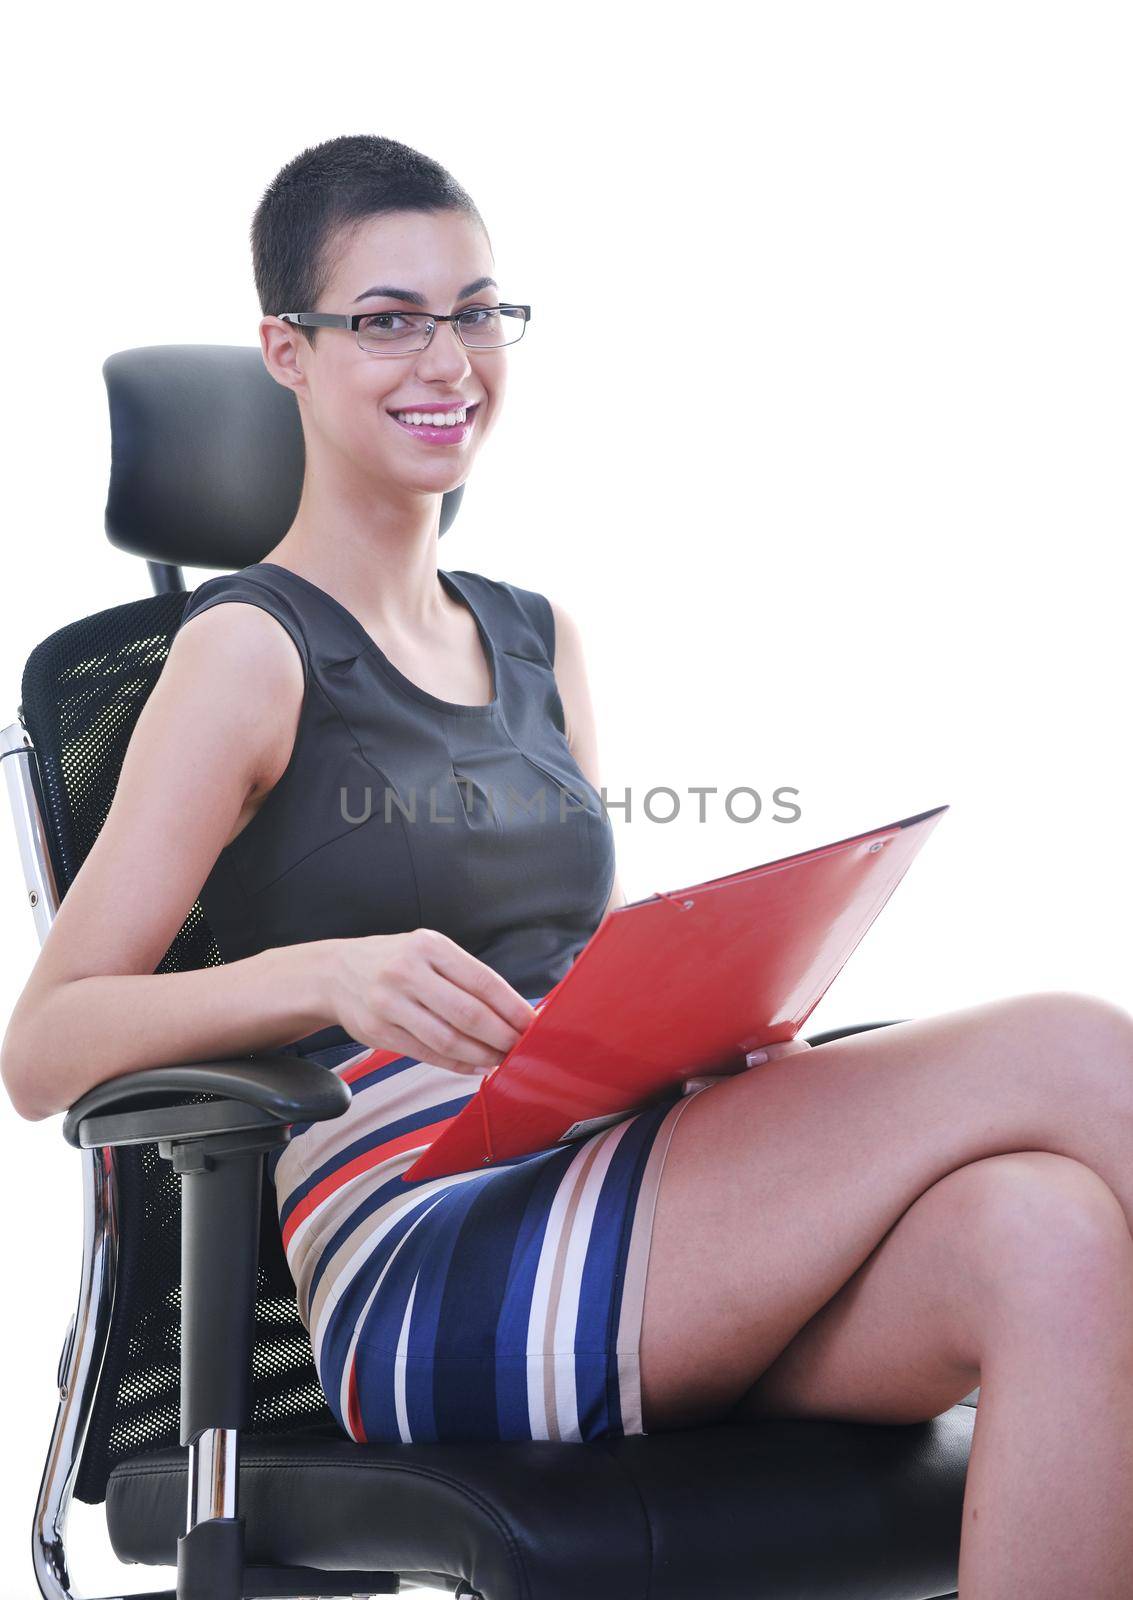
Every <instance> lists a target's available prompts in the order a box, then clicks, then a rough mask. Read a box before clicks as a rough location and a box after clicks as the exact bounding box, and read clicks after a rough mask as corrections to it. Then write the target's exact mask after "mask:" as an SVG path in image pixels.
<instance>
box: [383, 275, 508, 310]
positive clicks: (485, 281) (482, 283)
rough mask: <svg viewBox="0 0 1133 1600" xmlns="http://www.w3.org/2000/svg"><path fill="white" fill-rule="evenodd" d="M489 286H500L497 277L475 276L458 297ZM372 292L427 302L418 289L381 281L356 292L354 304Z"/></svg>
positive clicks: (397, 298) (392, 297) (411, 300)
mask: <svg viewBox="0 0 1133 1600" xmlns="http://www.w3.org/2000/svg"><path fill="white" fill-rule="evenodd" d="M489 287H491V288H493V289H498V288H499V284H498V283H497V282H496V280H495V278H475V279H473V281H472V282H471V283H466V284H465V285H464V288H463V289H462V290H461V291H460V293H459V294H458V295H457V297H456V298H457V299H458V300H463V299H465V297H466V296H467V295H470V294H479V292H480V290H481V289H487V288H489ZM372 294H381V295H385V296H386V298H387V299H389V300H408V301H409V303H410V305H414V306H423V305H424V304H425V296H424V295H423V294H418V292H417V290H416V289H395V288H394V287H393V285H392V284H388V283H380V284H377V285H376V286H375V287H374V288H373V289H363V291H362V293H361V294H356V295H355V296H354V301H353V303H354V305H357V304H358V302H359V300H368V299H369V298H370V296H371V295H372Z"/></svg>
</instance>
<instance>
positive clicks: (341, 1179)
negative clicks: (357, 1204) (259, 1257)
mask: <svg viewBox="0 0 1133 1600" xmlns="http://www.w3.org/2000/svg"><path fill="white" fill-rule="evenodd" d="M455 1121H456V1118H455V1117H442V1118H441V1120H440V1121H439V1122H429V1123H426V1124H425V1125H424V1126H423V1127H420V1128H411V1129H410V1130H409V1132H408V1133H402V1134H399V1135H398V1136H397V1138H396V1139H387V1140H386V1142H385V1144H379V1145H376V1146H375V1147H374V1149H372V1150H363V1151H362V1153H361V1155H357V1156H355V1157H354V1159H353V1160H352V1161H347V1162H345V1163H344V1165H343V1166H341V1167H338V1168H336V1170H335V1171H334V1172H328V1173H327V1175H326V1177H325V1178H323V1179H322V1181H321V1182H319V1183H317V1184H316V1185H315V1187H314V1188H313V1189H312V1190H311V1191H310V1192H309V1193H308V1194H305V1195H304V1196H303V1198H302V1200H300V1202H299V1204H298V1205H297V1206H296V1207H295V1210H294V1211H293V1212H292V1213H291V1215H290V1216H289V1217H288V1219H287V1222H286V1224H285V1226H284V1229H283V1248H284V1251H286V1250H287V1249H288V1247H289V1246H290V1244H291V1239H292V1236H293V1234H294V1233H295V1230H296V1228H297V1227H298V1226H299V1224H300V1223H301V1222H303V1221H304V1219H305V1218H307V1217H309V1216H310V1215H311V1212H312V1211H314V1210H315V1209H316V1208H317V1207H318V1206H320V1205H321V1204H322V1202H323V1201H324V1200H326V1199H327V1198H328V1196H330V1195H332V1194H334V1192H335V1191H336V1190H337V1189H341V1188H342V1186H343V1184H344V1183H349V1182H350V1180H351V1178H356V1177H357V1176H358V1174H359V1173H362V1172H368V1171H369V1169H370V1168H371V1167H376V1166H378V1165H379V1163H380V1162H382V1161H387V1160H388V1159H389V1158H390V1156H396V1155H400V1154H401V1153H402V1152H403V1151H405V1150H416V1149H418V1148H419V1147H420V1146H421V1145H425V1146H428V1145H431V1144H432V1143H433V1140H434V1139H436V1138H438V1137H439V1135H440V1134H441V1133H442V1132H443V1131H444V1129H445V1128H447V1127H448V1125H449V1123H450V1122H455Z"/></svg>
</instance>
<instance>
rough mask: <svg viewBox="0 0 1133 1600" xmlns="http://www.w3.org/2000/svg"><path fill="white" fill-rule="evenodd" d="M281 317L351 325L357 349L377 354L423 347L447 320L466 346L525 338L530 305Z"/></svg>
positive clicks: (312, 324)
mask: <svg viewBox="0 0 1133 1600" xmlns="http://www.w3.org/2000/svg"><path fill="white" fill-rule="evenodd" d="M278 316H279V320H280V321H281V322H294V323H298V324H299V325H300V326H302V327H304V328H351V329H353V331H354V333H355V335H356V336H357V339H358V348H359V349H360V350H366V351H368V352H369V354H370V355H375V356H404V355H411V354H412V353H413V352H414V351H415V350H424V349H425V348H426V347H427V346H428V344H429V343H430V341H431V340H432V337H433V334H434V333H435V332H436V330H437V324H438V322H451V323H452V325H453V327H454V328H455V330H456V332H457V335H458V337H459V338H460V340H461V341H462V343H464V344H466V345H467V346H468V348H469V349H470V350H498V349H499V348H500V346H501V345H505V344H514V343H515V342H516V340H517V339H522V338H523V330H524V329H525V328H526V327H527V324H528V323H529V322H530V321H531V307H530V306H512V305H506V306H469V307H468V308H467V309H466V310H464V311H457V312H454V313H453V314H452V315H450V316H445V317H442V316H439V315H437V314H435V313H434V312H432V311H361V312H358V313H356V314H354V315H348V314H345V313H341V312H338V311H280V312H279V313H278Z"/></svg>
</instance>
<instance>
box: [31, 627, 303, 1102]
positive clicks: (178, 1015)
mask: <svg viewBox="0 0 1133 1600" xmlns="http://www.w3.org/2000/svg"><path fill="white" fill-rule="evenodd" d="M302 698H303V668H302V663H301V661H300V658H299V655H298V652H297V650H296V648H295V646H294V644H293V643H292V641H291V640H290V639H289V638H288V636H287V634H286V632H285V631H284V629H283V628H282V627H281V626H280V624H279V623H278V622H276V621H275V620H274V619H273V618H272V617H270V616H269V615H267V613H265V612H264V611H262V610H260V609H259V608H258V607H256V606H253V605H248V604H243V603H236V602H229V603H226V604H224V605H220V606H214V607H212V608H210V609H209V610H208V611H203V612H201V614H200V615H199V616H198V617H194V618H192V619H191V620H190V621H189V622H188V623H186V625H185V627H184V629H183V630H182V631H181V632H180V633H179V634H178V635H177V637H176V638H175V640H174V643H173V648H172V649H171V651H170V653H169V657H168V660H167V661H166V664H165V667H164V669H163V672H162V675H161V677H160V678H159V680H158V682H157V684H156V685H155V687H154V689H153V691H152V693H151V694H150V697H149V699H148V701H147V703H146V705H145V706H144V707H143V709H142V712H141V715H140V716H139V718H138V722H137V725H136V727H135V729H134V732H133V735H132V737H131V740H130V745H129V748H128V750H127V753H126V758H125V761H124V763H123V768H122V773H121V776H120V779H119V782H118V786H117V791H116V794H115V798H114V802H113V804H112V806H111V809H110V814H109V816H108V817H107V819H106V822H105V824H104V825H103V828H102V831H101V832H100V834H99V836H98V838H97V840H96V841H95V843H94V845H93V846H92V848H91V850H90V853H89V855H88V856H87V859H86V860H85V861H84V863H83V866H82V868H81V870H80V872H79V874H78V876H77V877H76V879H75V881H74V883H73V884H72V885H71V887H70V889H69V890H68V892H67V894H66V895H65V896H64V898H63V902H62V904H61V906H60V908H59V912H58V915H57V916H56V918H55V921H54V923H53V925H52V928H51V931H50V933H49V934H48V937H47V939H46V940H45V942H44V945H43V948H42V949H41V950H40V952H39V957H38V959H37V961H36V964H35V966H34V968H33V969H32V972H31V975H30V977H29V979H28V982H27V984H26V985H25V987H24V990H23V992H22V994H21V995H20V998H19V1000H18V1002H17V1004H16V1007H15V1010H14V1011H13V1013H12V1016H11V1019H10V1020H9V1024H8V1029H7V1032H6V1034H5V1037H4V1041H3V1049H2V1052H0V1075H2V1077H3V1082H4V1085H5V1087H6V1089H7V1091H8V1094H9V1096H10V1098H11V1100H12V1103H13V1105H14V1106H15V1108H16V1110H17V1111H18V1112H19V1114H20V1115H21V1116H23V1117H25V1118H27V1119H29V1120H31V1121H38V1120H40V1119H42V1118H44V1117H49V1116H53V1115H55V1114H57V1113H60V1112H62V1111H65V1110H66V1109H67V1108H68V1107H69V1106H70V1105H72V1104H73V1103H74V1102H75V1101H76V1100H77V1099H78V1098H79V1097H80V1096H81V1095H82V1094H84V1093H85V1092H86V1091H87V1090H88V1089H90V1088H93V1087H94V1085H95V1084H97V1083H101V1082H103V1081H104V1080H106V1079H108V1078H113V1077H117V1076H119V1075H121V1074H123V1073H127V1072H133V1071H137V1070H139V1069H141V1068H144V1067H150V1066H155V1065H164V1064H172V1063H174V1062H184V1061H207V1060H209V1059H213V1058H216V1057H219V1056H223V1055H226V1054H247V1053H248V1052H251V1051H263V1050H271V1049H273V1048H276V1047H278V1046H280V1045H283V1044H286V1043H288V1042H289V1041H291V1040H293V1039H297V1038H301V1037H302V1036H303V1035H304V1034H305V1033H311V1032H314V1031H315V1030H316V1029H318V1028H320V1027H323V1026H325V1025H327V1023H328V1022H329V1021H330V1020H332V1018H331V1016H330V1003H329V993H330V975H331V960H330V955H331V952H330V949H329V947H330V946H331V945H332V944H333V943H334V941H316V942H313V943H311V944H306V945H296V946H291V947H287V948H280V949H273V950H266V951H264V952H262V953H261V954H259V955H256V956H250V957H248V958H247V959H246V960H242V961H234V962H231V963H229V964H227V965H224V966H220V967H210V968H204V969H202V970H200V971H192V972H174V973H155V972H154V970H153V969H154V968H155V967H156V966H157V964H158V962H159V961H160V960H161V959H162V957H163V956H164V954H165V952H166V950H167V949H168V948H169V945H170V944H171V942H172V940H173V938H174V937H175V935H176V933H177V931H178V929H179V928H180V927H181V924H182V923H183V921H184V919H185V917H186V916H187V915H188V912H189V910H190V908H191V906H192V904H193V901H194V900H195V899H196V898H197V896H198V894H199V893H200V889H201V885H202V884H203V883H204V881H205V879H206V878H207V876H208V874H209V872H210V871H211V869H212V867H213V864H214V862H215V860H216V858H217V856H218V855H219V853H220V851H221V849H222V848H223V847H224V845H225V844H226V843H228V842H229V840H230V839H231V838H234V837H235V835H236V834H237V833H238V832H239V831H240V827H241V826H242V825H243V823H244V822H246V821H247V819H248V816H249V815H251V814H254V811H255V810H256V809H257V807H258V804H259V803H262V799H263V796H264V793H265V792H266V791H268V790H270V789H271V787H272V786H273V784H274V783H275V782H276V780H277V779H278V777H279V776H280V774H281V773H282V771H283V768H284V766H286V764H287V760H288V758H289V756H290V751H291V747H292V744H293V743H294V737H295V732H296V728H297V726H298V720H299V713H300V708H301V705H302Z"/></svg>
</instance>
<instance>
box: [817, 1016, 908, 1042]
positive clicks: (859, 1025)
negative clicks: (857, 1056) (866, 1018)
mask: <svg viewBox="0 0 1133 1600" xmlns="http://www.w3.org/2000/svg"><path fill="white" fill-rule="evenodd" d="M910 1020H911V1019H910V1018H909V1017H893V1018H892V1019H891V1020H890V1021H889V1022H855V1023H852V1024H851V1025H850V1026H849V1027H848V1028H827V1030H826V1032H825V1033H812V1034H811V1036H810V1038H809V1039H808V1040H807V1044H809V1045H812V1046H813V1045H816V1044H829V1043H830V1041H831V1040H832V1039H844V1038H845V1037H846V1036H847V1034H850V1033H867V1032H868V1031H869V1029H870V1028H892V1027H894V1026H895V1025H896V1024H897V1023H898V1022H908V1021H910Z"/></svg>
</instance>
